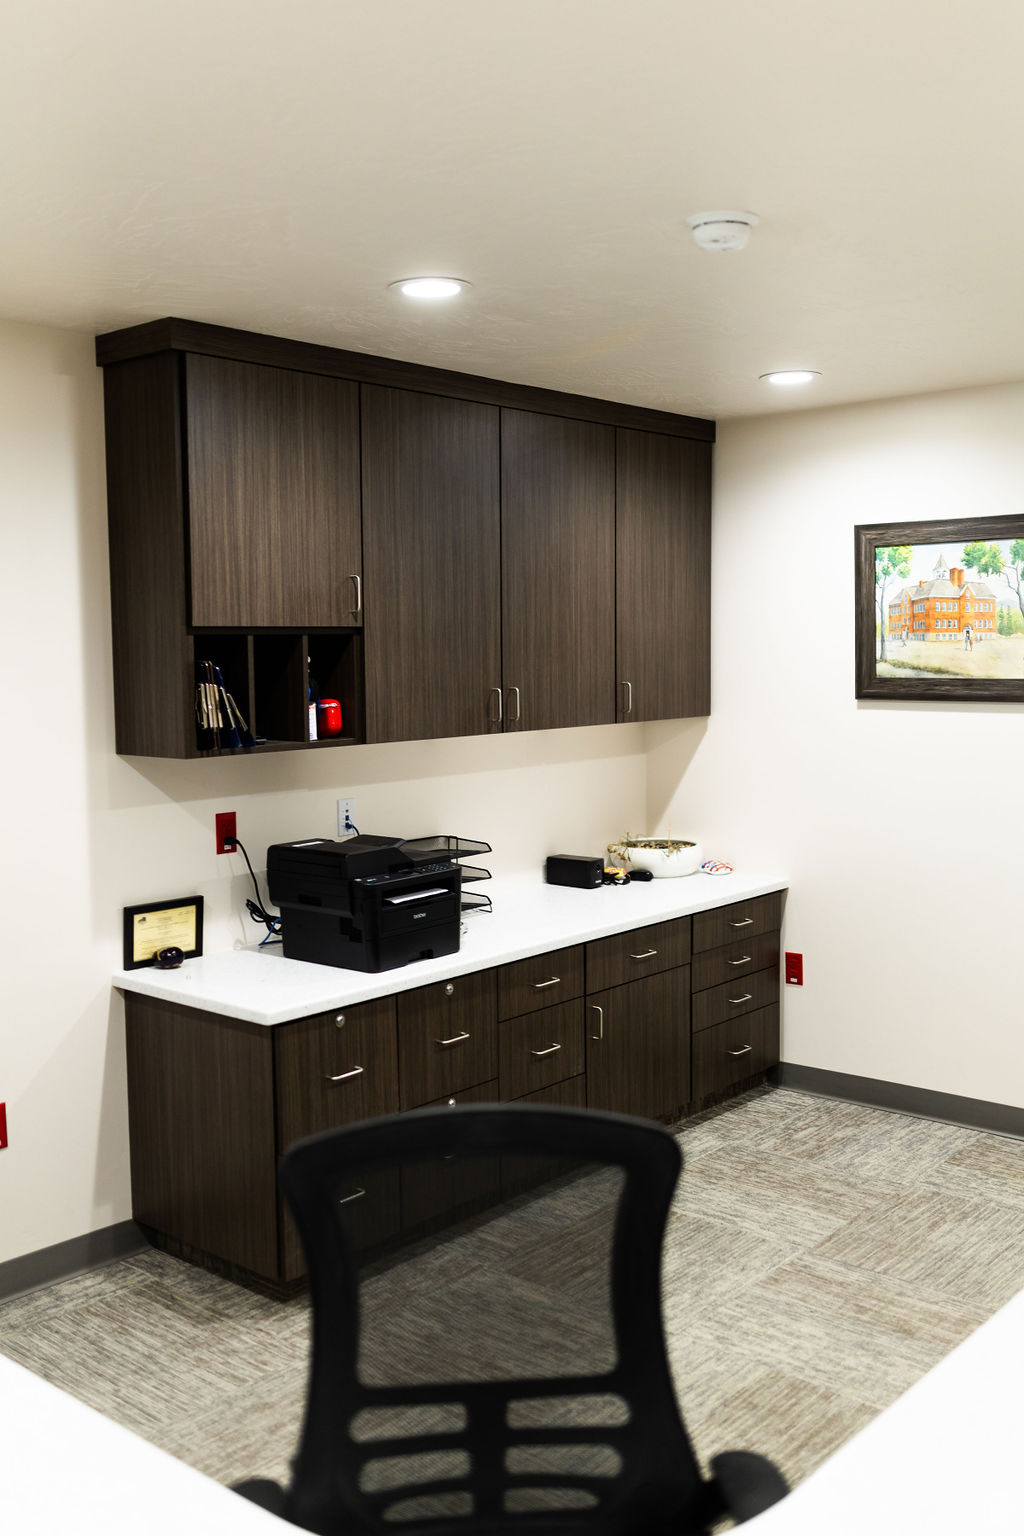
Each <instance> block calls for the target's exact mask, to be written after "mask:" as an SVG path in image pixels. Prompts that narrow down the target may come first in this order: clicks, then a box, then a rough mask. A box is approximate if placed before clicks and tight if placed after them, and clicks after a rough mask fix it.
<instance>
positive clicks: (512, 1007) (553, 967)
mask: <svg viewBox="0 0 1024 1536" xmlns="http://www.w3.org/2000/svg"><path fill="white" fill-rule="evenodd" d="M582 996H583V945H582V944H575V945H573V947H572V948H571V949H556V950H553V951H552V952H551V953H550V954H546V955H532V956H531V957H530V959H529V960H515V961H513V963H512V964H511V965H502V966H499V967H498V1017H499V1019H514V1018H517V1017H518V1016H519V1014H521V1013H533V1012H534V1010H535V1009H537V1008H550V1007H552V1005H553V1004H555V1003H564V1002H566V1001H568V999H569V998H571V997H582Z"/></svg>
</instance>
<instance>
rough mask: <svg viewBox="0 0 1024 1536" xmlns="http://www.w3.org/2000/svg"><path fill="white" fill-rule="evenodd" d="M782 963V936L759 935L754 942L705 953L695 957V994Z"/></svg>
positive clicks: (775, 934)
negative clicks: (780, 956) (780, 945)
mask: <svg viewBox="0 0 1024 1536" xmlns="http://www.w3.org/2000/svg"><path fill="white" fill-rule="evenodd" d="M778 963H779V935H778V934H777V933H760V934H757V935H756V937H754V938H752V939H736V940H734V942H733V943H732V944H723V945H722V946H721V947H720V948H719V949H705V950H702V951H701V953H700V954H699V955H694V957H693V990H694V992H703V991H705V990H706V989H707V988H708V987H717V986H721V985H723V984H724V983H725V982H727V981H735V980H736V979H737V978H741V979H742V978H743V977H744V976H752V975H753V974H754V972H755V971H764V970H767V969H768V968H769V967H770V966H773V965H774V966H777V965H778Z"/></svg>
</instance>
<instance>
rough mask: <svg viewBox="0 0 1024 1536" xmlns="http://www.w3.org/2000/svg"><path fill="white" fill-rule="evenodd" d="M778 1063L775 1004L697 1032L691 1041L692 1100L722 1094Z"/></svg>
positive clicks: (777, 1006) (777, 1022) (777, 1010)
mask: <svg viewBox="0 0 1024 1536" xmlns="http://www.w3.org/2000/svg"><path fill="white" fill-rule="evenodd" d="M778 1059H779V1005H778V1003H772V1004H770V1005H769V1006H768V1007H766V1008H759V1009H758V1010H757V1011H756V1012H754V1013H748V1014H744V1016H743V1017H742V1018H739V1019H730V1020H728V1021H727V1022H726V1023H724V1024H716V1025H715V1026H714V1027H713V1028H712V1029H704V1030H701V1031H700V1033H699V1034H696V1035H694V1037H693V1097H694V1099H702V1098H704V1097H706V1096H707V1095H709V1094H717V1093H723V1092H724V1091H725V1090H726V1089H728V1088H732V1087H733V1086H734V1085H735V1084H736V1083H741V1082H744V1081H745V1080H746V1079H747V1078H749V1077H756V1076H757V1075H758V1074H759V1073H761V1072H765V1071H767V1069H768V1068H769V1067H771V1066H774V1065H775V1063H776V1062H777V1061H778Z"/></svg>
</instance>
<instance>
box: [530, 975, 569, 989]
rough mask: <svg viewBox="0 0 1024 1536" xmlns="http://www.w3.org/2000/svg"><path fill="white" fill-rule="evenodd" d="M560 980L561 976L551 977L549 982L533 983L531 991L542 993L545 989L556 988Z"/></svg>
mask: <svg viewBox="0 0 1024 1536" xmlns="http://www.w3.org/2000/svg"><path fill="white" fill-rule="evenodd" d="M561 979H562V978H561V976H552V978H551V980H550V981H535V982H534V984H533V990H534V991H535V992H543V990H544V988H545V987H557V986H558V983H559V982H560V981H561Z"/></svg>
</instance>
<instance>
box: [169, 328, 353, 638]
mask: <svg viewBox="0 0 1024 1536" xmlns="http://www.w3.org/2000/svg"><path fill="white" fill-rule="evenodd" d="M185 407H186V431H187V445H188V446H187V465H188V528H189V571H190V578H191V594H192V601H191V618H192V623H193V625H194V626H195V627H197V628H213V627H215V626H216V627H227V626H238V627H240V628H243V629H255V628H258V627H271V626H277V627H281V628H290V629H299V630H302V629H311V628H315V627H317V626H333V627H340V626H343V625H346V626H355V625H359V624H360V623H361V622H362V614H361V586H362V574H363V572H362V549H361V536H360V506H359V386H358V385H357V384H353V383H350V382H349V381H347V380H344V379H330V378H320V377H318V376H317V375H316V374H312V373H299V372H295V371H293V370H292V369H288V368H269V367H264V366H263V365H261V364H256V363H244V362H234V361H231V360H229V359H226V358H221V357H196V356H189V357H187V358H186V360H185Z"/></svg>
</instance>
